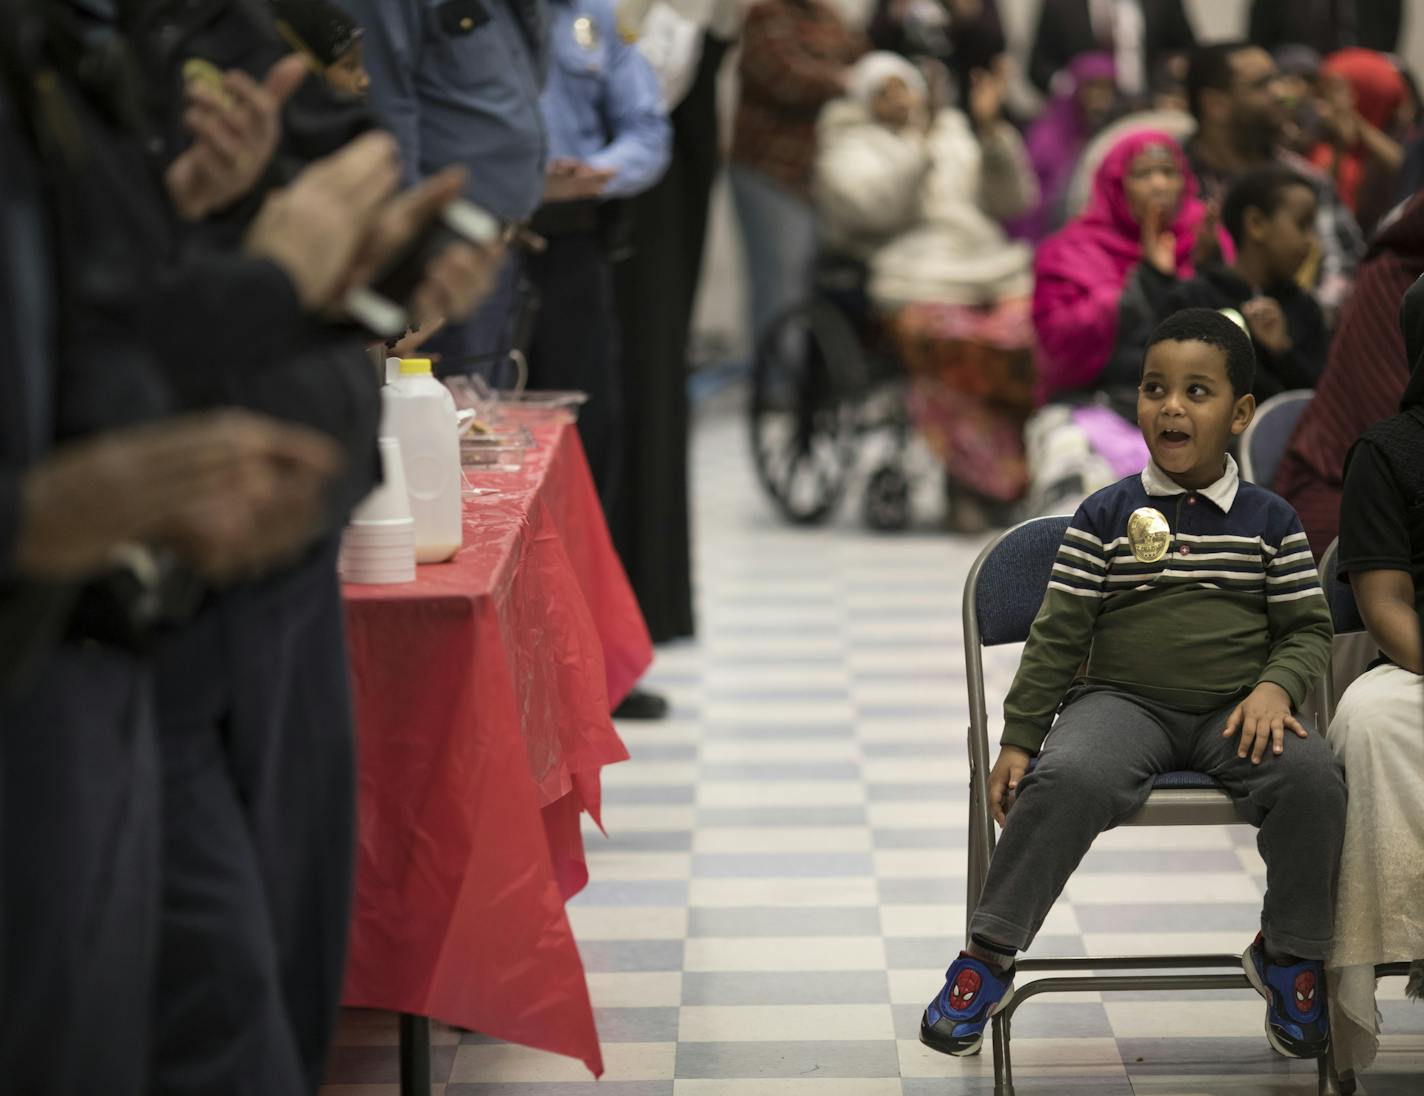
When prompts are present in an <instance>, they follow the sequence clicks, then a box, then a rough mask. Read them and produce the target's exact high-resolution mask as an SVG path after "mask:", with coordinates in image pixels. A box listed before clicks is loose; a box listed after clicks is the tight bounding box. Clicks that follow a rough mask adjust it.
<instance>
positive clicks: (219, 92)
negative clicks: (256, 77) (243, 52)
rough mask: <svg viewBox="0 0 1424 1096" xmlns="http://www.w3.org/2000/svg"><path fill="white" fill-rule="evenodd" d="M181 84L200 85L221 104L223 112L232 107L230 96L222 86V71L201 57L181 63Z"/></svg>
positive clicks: (191, 58)
mask: <svg viewBox="0 0 1424 1096" xmlns="http://www.w3.org/2000/svg"><path fill="white" fill-rule="evenodd" d="M183 83H184V84H193V83H197V84H202V85H203V86H204V87H206V88H207V89H208V90H209V91H211V92H212V93H213V94H214V95H215V96H217V99H218V101H219V102H220V103H221V104H222V108H223V109H224V110H227V109H229V108H230V107H231V106H232V95H231V94H230V93H229V92H228V90H227V87H226V86H225V85H224V84H223V74H222V69H220V68H218V67H217V65H215V64H213V63H212V62H211V61H205V60H204V59H203V58H201V57H190V58H189V59H188V60H186V61H184V62H183Z"/></svg>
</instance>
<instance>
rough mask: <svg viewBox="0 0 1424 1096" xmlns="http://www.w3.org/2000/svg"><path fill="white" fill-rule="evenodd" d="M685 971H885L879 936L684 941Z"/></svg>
mask: <svg viewBox="0 0 1424 1096" xmlns="http://www.w3.org/2000/svg"><path fill="white" fill-rule="evenodd" d="M683 969H684V970H688V971H816V970H884V969H885V944H884V942H883V941H882V940H881V939H880V937H878V936H809V937H804V938H794V937H771V938H766V937H737V938H723V937H702V938H700V939H692V940H688V941H687V950H686V952H685V953H684V957H683Z"/></svg>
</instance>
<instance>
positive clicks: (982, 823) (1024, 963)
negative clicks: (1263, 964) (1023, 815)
mask: <svg viewBox="0 0 1424 1096" xmlns="http://www.w3.org/2000/svg"><path fill="white" fill-rule="evenodd" d="M1068 522H1069V519H1068V518H1066V517H1049V518H1035V519H1033V520H1032V521H1027V522H1024V523H1023V524H1021V525H1018V526H1015V527H1014V528H1012V529H1009V530H1007V531H1006V532H1004V533H1002V534H1001V535H1000V536H999V537H997V538H996V539H995V540H994V541H993V542H992V543H990V544H989V546H988V547H986V548H985V549H984V551H983V552H981V553H980V555H979V558H978V559H977V560H975V562H974V566H973V567H972V568H970V571H969V577H968V579H967V581H966V582H965V586H964V658H965V665H966V669H967V676H968V681H969V766H970V775H969V788H970V793H969V867H968V884H969V885H968V895H967V899H966V902H965V906H966V910H967V914H966V923H965V935H966V937H967V936H968V926H969V923H971V922H972V921H973V917H974V910H975V908H976V907H977V905H978V904H979V897H980V894H981V893H982V891H983V888H984V880H985V878H986V877H987V875H988V872H989V861H990V859H991V858H992V857H993V855H994V821H993V818H992V816H991V815H990V806H989V801H988V785H989V770H990V768H991V761H990V757H989V714H988V709H987V705H986V701H985V691H984V659H983V649H984V648H985V647H994V646H999V645H1002V644H1006V643H1022V642H1023V641H1025V640H1026V639H1027V638H1028V634H1029V628H1030V627H1031V626H1032V624H1033V619H1034V617H1035V616H1036V615H1037V614H1038V609H1039V606H1040V604H1041V603H1042V600H1043V595H1044V591H1045V590H1046V589H1047V588H1048V579H1049V575H1050V573H1051V572H1052V569H1053V561H1054V558H1055V556H1056V555H1057V553H1058V546H1059V544H1060V543H1061V542H1062V540H1063V534H1064V531H1065V530H1066V529H1067V527H1068ZM1123 824H1124V825H1129V826H1222V825H1240V824H1244V820H1243V819H1242V818H1241V817H1240V816H1239V815H1238V814H1237V811H1236V807H1235V804H1234V803H1233V801H1232V799H1231V797H1230V796H1229V795H1227V794H1226V792H1225V791H1223V790H1222V789H1221V787H1220V786H1218V785H1217V784H1216V782H1215V781H1213V780H1212V779H1211V778H1210V777H1207V776H1204V775H1202V774H1201V773H1192V772H1174V773H1165V774H1163V775H1162V776H1159V777H1158V778H1157V781H1156V783H1155V785H1154V786H1153V790H1152V793H1151V795H1150V796H1149V797H1148V799H1147V803H1146V804H1145V805H1144V806H1143V808H1142V809H1141V810H1140V811H1139V812H1138V813H1137V814H1135V815H1133V817H1132V818H1130V819H1128V821H1127V822H1125V823H1123ZM1018 971H1019V973H1020V975H1023V974H1030V973H1036V972H1039V971H1067V972H1070V973H1074V974H1075V976H1073V977H1059V978H1036V979H1034V980H1033V981H1030V982H1027V983H1026V984H1024V983H1021V984H1019V985H1016V986H1015V988H1014V997H1013V1000H1012V1001H1011V1002H1010V1003H1009V1005H1008V1006H1007V1007H1006V1008H1005V1009H1004V1011H1003V1012H1001V1013H999V1014H998V1015H997V1016H995V1017H994V1020H993V1028H994V1030H993V1044H994V1093H995V1096H1014V1081H1013V1060H1012V1056H1011V1054H1010V1037H1011V1030H1012V1023H1013V1016H1014V1013H1015V1011H1017V1009H1018V1008H1019V1006H1020V1005H1022V1004H1023V1003H1024V1002H1025V1001H1028V1000H1029V999H1031V998H1033V997H1037V996H1039V995H1040V994H1044V993H1071V992H1082V991H1085V990H1105V991H1109V992H1112V991H1124V990H1217V989H1250V988H1251V984H1250V983H1249V982H1248V981H1247V980H1246V975H1245V973H1244V972H1243V971H1242V969H1241V957H1240V956H1239V955H1153V956H1128V957H1112V958H1064V959H1020V960H1019V961H1018ZM1097 971H1128V972H1132V973H1127V974H1112V975H1104V974H1098V973H1093V972H1097ZM1146 971H1151V972H1158V973H1141V972H1146ZM1170 971H1193V972H1200V973H1175V974H1174V973H1166V972H1170ZM1076 972H1088V973H1087V974H1086V975H1076ZM1318 1070H1319V1093H1320V1096H1338V1094H1339V1093H1340V1088H1339V1086H1338V1084H1337V1083H1336V1079H1335V1078H1334V1076H1333V1074H1332V1071H1331V1070H1330V1068H1329V1065H1328V1062H1327V1059H1326V1058H1324V1057H1322V1058H1320V1059H1319V1060H1318Z"/></svg>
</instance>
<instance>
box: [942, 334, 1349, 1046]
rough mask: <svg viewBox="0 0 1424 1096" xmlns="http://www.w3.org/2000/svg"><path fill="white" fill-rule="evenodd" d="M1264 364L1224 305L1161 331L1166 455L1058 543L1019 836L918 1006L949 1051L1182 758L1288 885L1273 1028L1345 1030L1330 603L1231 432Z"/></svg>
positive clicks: (1040, 633) (1143, 413) (1301, 1039)
mask: <svg viewBox="0 0 1424 1096" xmlns="http://www.w3.org/2000/svg"><path fill="white" fill-rule="evenodd" d="M1253 369H1254V362H1253V358H1252V352H1251V343H1250V340H1249V339H1248V338H1247V337H1246V334H1245V333H1244V332H1243V331H1242V330H1241V329H1240V328H1239V327H1238V326H1237V325H1236V324H1235V323H1233V322H1232V321H1231V320H1230V319H1227V318H1226V317H1225V316H1223V315H1221V314H1220V313H1217V312H1213V311H1209V310H1207V309H1189V310H1187V311H1185V312H1180V313H1178V314H1177V315H1175V316H1173V317H1171V318H1170V319H1168V320H1166V321H1165V322H1164V323H1162V324H1161V325H1159V326H1158V328H1157V330H1156V331H1155V332H1153V335H1152V338H1151V340H1150V341H1149V343H1148V348H1147V356H1146V360H1145V362H1144V365H1143V371H1142V382H1141V386H1140V388H1139V395H1138V403H1137V421H1138V426H1139V427H1140V428H1141V430H1142V434H1143V437H1144V438H1145V439H1146V441H1147V447H1148V450H1149V452H1150V453H1151V460H1150V461H1149V462H1148V465H1147V468H1146V469H1145V470H1144V471H1143V472H1142V474H1141V475H1139V476H1131V477H1129V478H1127V479H1124V480H1121V481H1119V482H1118V483H1116V484H1114V485H1113V486H1111V487H1107V488H1104V489H1103V490H1101V491H1099V492H1097V493H1096V494H1095V495H1092V496H1090V497H1089V498H1088V499H1087V500H1086V501H1085V502H1084V503H1083V505H1082V506H1081V507H1079V509H1078V512H1077V514H1075V515H1074V517H1073V521H1072V524H1071V525H1070V527H1069V529H1068V532H1067V535H1066V536H1065V537H1064V539H1063V545H1062V547H1061V548H1060V549H1059V550H1058V558H1057V561H1056V562H1055V563H1054V566H1053V575H1052V579H1051V581H1050V582H1049V584H1048V592H1047V594H1046V596H1045V597H1044V601H1043V607H1042V608H1041V609H1040V610H1039V614H1038V617H1037V619H1036V620H1035V621H1034V624H1033V629H1032V632H1031V633H1030V635H1029V640H1028V644H1027V646H1026V647H1025V648H1024V653H1023V659H1022V661H1021V663H1020V665H1019V670H1018V674H1017V676H1016V677H1015V678H1014V683H1013V687H1012V688H1011V689H1010V690H1009V695H1008V698H1007V700H1006V701H1005V702H1004V720H1005V726H1004V735H1003V739H1002V740H1001V749H1000V753H999V759H998V761H996V762H995V764H994V770H993V772H992V774H991V775H990V777H989V802H990V804H991V806H992V809H993V812H994V817H995V819H996V820H997V821H998V822H999V823H1000V825H1001V826H1003V835H1002V837H1001V838H1000V840H999V845H998V849H997V850H996V851H995V853H994V858H993V861H992V863H991V865H990V869H989V876H988V879H987V880H986V882H985V885H984V893H983V894H982V896H981V897H980V900H979V906H978V908H977V909H976V910H975V913H974V917H973V922H972V924H971V933H970V943H969V949H968V950H967V951H964V952H961V953H960V955H959V958H957V959H956V960H955V961H954V962H953V963H952V964H951V966H950V968H949V971H948V973H947V975H946V982H945V986H944V988H943V989H942V990H941V991H940V993H939V995H938V996H937V997H936V998H935V999H934V1000H933V1001H932V1002H930V1005H929V1007H928V1008H927V1009H926V1010H925V1015H924V1018H923V1020H922V1021H921V1026H920V1038H921V1040H922V1041H923V1042H925V1043H926V1044H927V1045H929V1046H931V1047H933V1048H934V1049H935V1050H938V1051H941V1052H943V1053H945V1054H954V1055H964V1054H973V1053H975V1052H976V1051H977V1050H978V1049H979V1047H980V1044H981V1042H982V1040H983V1033H984V1028H985V1026H986V1025H987V1023H988V1021H989V1019H990V1017H991V1016H992V1015H993V1014H994V1012H996V1011H997V1010H998V1009H999V1008H1001V1007H1002V1006H1003V1004H1004V1003H1005V1002H1006V1001H1007V1000H1008V998H1009V995H1010V993H1011V991H1012V985H1013V978H1014V965H1013V963H1014V954H1015V953H1016V952H1018V951H1022V950H1023V949H1025V948H1027V947H1028V946H1029V944H1030V943H1031V942H1032V941H1033V938H1034V935H1035V934H1036V933H1037V932H1038V929H1039V926H1040V925H1042V923H1043V919H1044V917H1045V916H1047V914H1048V911H1049V908H1050V907H1051V906H1052V905H1053V902H1054V900H1055V899H1056V898H1057V897H1058V894H1059V892H1060V891H1061V890H1062V889H1063V886H1064V884H1065V883H1066V882H1067V881H1068V876H1069V875H1070V874H1071V873H1072V871H1073V869H1074V868H1075V867H1076V866H1077V864H1078V862H1079V860H1081V859H1082V858H1083V856H1084V854H1085V853H1087V851H1088V849H1089V847H1090V846H1091V845H1092V843H1093V840H1094V838H1096V837H1097V836H1098V834H1100V833H1102V831H1103V830H1105V829H1108V828H1109V827H1110V826H1112V825H1114V824H1115V823H1117V822H1120V821H1122V820H1123V819H1125V818H1127V817H1128V816H1130V815H1131V814H1133V813H1134V812H1135V811H1136V810H1137V809H1138V808H1139V807H1141V805H1142V804H1143V802H1144V801H1145V800H1146V798H1147V796H1148V793H1149V792H1150V791H1151V788H1152V782H1153V778H1154V777H1155V776H1157V775H1158V774H1159V773H1164V772H1170V771H1173V770H1182V769H1187V770H1193V771H1196V772H1200V773H1206V774H1208V775H1210V776H1212V777H1214V778H1215V779H1216V780H1217V781H1218V782H1219V783H1220V784H1221V786H1222V787H1223V788H1225V789H1226V790H1227V791H1228V792H1230V793H1231V795H1232V796H1233V797H1234V798H1236V799H1237V800H1238V802H1239V803H1241V805H1242V806H1243V807H1244V808H1245V810H1246V812H1247V813H1248V815H1249V816H1250V818H1251V820H1252V821H1253V822H1254V823H1255V824H1257V825H1258V826H1259V827H1260V831H1261V832H1260V837H1259V840H1258V844H1259V847H1260V849H1261V854H1262V856H1263V857H1264V858H1265V861H1266V865H1267V871H1268V883H1269V891H1268V893H1267V895H1266V901H1265V910H1264V912H1263V914H1262V918H1261V933H1260V934H1259V935H1257V937H1256V939H1255V941H1254V942H1252V943H1251V944H1250V946H1248V947H1247V948H1246V951H1245V954H1243V956H1242V964H1243V966H1244V967H1245V970H1246V975H1247V977H1248V978H1249V979H1250V980H1251V983H1252V984H1253V985H1254V986H1255V987H1256V989H1257V990H1258V991H1259V992H1260V993H1261V995H1262V996H1263V997H1265V998H1266V1002H1267V1011H1266V1034H1267V1038H1268V1039H1269V1040H1270V1043H1271V1045H1272V1046H1273V1047H1275V1049H1276V1050H1277V1051H1279V1052H1280V1053H1282V1054H1285V1055H1289V1056H1293V1057H1315V1056H1318V1055H1319V1054H1321V1053H1323V1052H1324V1050H1325V1048H1326V1046H1327V1045H1328V1041H1329V1028H1328V1021H1327V1018H1326V1014H1325V1011H1324V1007H1323V1005H1324V992H1325V990H1324V981H1323V977H1322V967H1321V960H1322V959H1323V958H1324V957H1325V955H1326V951H1327V949H1328V947H1329V944H1330V935H1331V923H1332V912H1333V906H1332V902H1333V894H1334V889H1335V875H1336V862H1337V860H1338V859H1339V854H1340V843H1341V835H1342V832H1343V829H1344V819H1345V782H1344V778H1343V776H1342V774H1341V770H1340V766H1339V764H1338V763H1337V762H1336V760H1335V758H1334V756H1333V754H1332V752H1331V750H1330V747H1329V746H1327V745H1326V743H1325V741H1324V739H1323V738H1319V737H1316V736H1315V735H1308V734H1307V731H1306V728H1305V727H1304V726H1303V725H1302V724H1301V722H1300V721H1299V720H1298V719H1297V718H1296V716H1295V715H1294V714H1293V712H1294V711H1295V709H1297V708H1298V707H1299V705H1300V704H1301V702H1302V701H1303V700H1304V699H1305V695H1306V692H1307V691H1308V690H1309V688H1310V686H1311V684H1312V683H1313V682H1314V681H1316V680H1317V679H1318V678H1319V676H1320V674H1321V672H1322V671H1323V670H1324V668H1325V665H1326V661H1327V659H1328V657H1329V653H1330V640H1331V635H1332V630H1331V623H1330V610H1329V608H1328V606H1327V605H1326V602H1325V598H1324V595H1323V594H1322V593H1321V591H1320V584H1319V581H1318V579H1317V577H1316V572H1315V565H1314V563H1313V561H1312V559H1311V555H1310V550H1309V548H1308V546H1307V544H1306V539H1305V533H1304V532H1302V531H1301V526H1300V521H1299V519H1298V518H1297V517H1296V515H1295V513H1294V512H1293V511H1292V510H1291V508H1290V507H1289V506H1288V505H1287V504H1286V503H1285V502H1283V501H1282V500H1281V499H1280V498H1278V497H1276V496H1275V495H1273V494H1271V493H1270V492H1269V491H1266V490H1264V489H1262V488H1260V487H1256V486H1254V485H1252V484H1249V483H1243V482H1241V480H1240V479H1239V478H1238V476H1237V471H1236V463H1235V461H1233V460H1232V459H1231V457H1230V456H1228V455H1227V452H1226V449H1227V445H1228V444H1229V443H1230V441H1231V439H1232V438H1233V437H1234V436H1236V435H1239V434H1240V433H1241V432H1242V431H1243V430H1245V429H1246V426H1247V424H1248V423H1250V421H1251V416H1252V414H1253V413H1254V411H1255V401H1254V400H1253V399H1252V397H1251V395H1250V390H1251V379H1252V371H1253ZM1085 662H1086V666H1084V663H1085ZM1080 667H1084V668H1083V669H1082V672H1081V673H1080V671H1079V668H1080ZM1060 708H1061V712H1060V714H1059V716H1058V721H1057V723H1054V722H1053V717H1054V713H1055V712H1059V711H1060ZM1050 725H1052V733H1051V734H1050V733H1049V727H1050ZM1287 732H1289V733H1290V735H1292V736H1295V737H1297V738H1298V741H1295V742H1290V743H1289V744H1287V742H1286V738H1287ZM1035 755H1037V757H1038V763H1037V766H1036V767H1035V768H1034V770H1033V772H1031V773H1030V772H1029V765H1030V763H1031V761H1032V759H1033V758H1034V756H1035Z"/></svg>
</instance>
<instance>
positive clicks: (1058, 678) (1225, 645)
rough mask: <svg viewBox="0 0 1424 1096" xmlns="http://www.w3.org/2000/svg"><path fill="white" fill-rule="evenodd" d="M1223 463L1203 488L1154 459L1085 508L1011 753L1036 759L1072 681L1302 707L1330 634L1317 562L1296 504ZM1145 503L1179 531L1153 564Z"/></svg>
mask: <svg viewBox="0 0 1424 1096" xmlns="http://www.w3.org/2000/svg"><path fill="white" fill-rule="evenodd" d="M1226 461H1227V465H1226V473H1225V475H1223V476H1222V478H1221V479H1219V480H1218V481H1217V482H1216V483H1214V484H1212V485H1211V486H1210V487H1208V488H1206V489H1205V490H1202V491H1186V490H1184V489H1183V488H1181V487H1179V486H1177V485H1176V484H1175V483H1174V482H1172V480H1170V479H1168V478H1167V476H1166V475H1165V474H1164V473H1162V472H1161V471H1160V470H1159V469H1158V468H1157V467H1156V466H1155V465H1152V464H1149V466H1148V468H1147V469H1146V471H1144V472H1143V473H1142V474H1141V475H1140V476H1130V477H1128V478H1127V479H1124V480H1121V481H1119V482H1118V483H1115V484H1113V485H1112V486H1111V487H1106V488H1104V489H1103V490H1101V491H1099V492H1097V494H1095V495H1092V496H1091V497H1089V498H1088V499H1087V500H1086V501H1084V503H1083V505H1082V506H1080V507H1079V508H1078V512H1077V513H1076V514H1075V515H1074V516H1073V521H1072V523H1071V525H1070V526H1069V528H1068V531H1067V533H1066V535H1065V536H1064V538H1063V544H1062V546H1061V547H1060V548H1059V549H1058V557H1057V559H1056V561H1055V562H1054V564H1053V574H1052V578H1051V580H1050V581H1049V584H1048V591H1047V593H1046V595H1045V596H1044V599H1043V606H1042V608H1040V609H1039V612H1038V616H1037V618H1036V619H1035V620H1034V623H1033V629H1032V631H1031V632H1030V634H1029V639H1028V644H1027V645H1026V646H1025V648H1024V653H1023V658H1022V660H1021V661H1020V663H1019V669H1018V674H1017V675H1016V676H1015V678H1014V683H1013V687H1012V688H1011V689H1010V690H1009V695H1008V698H1007V699H1006V700H1005V702H1004V735H1003V739H1002V742H1003V744H1004V745H1006V746H1020V747H1023V748H1024V749H1026V750H1029V751H1031V752H1036V751H1037V750H1038V748H1039V747H1040V746H1041V745H1042V744H1043V739H1044V737H1045V736H1046V735H1047V734H1048V730H1049V728H1050V727H1051V726H1052V723H1053V717H1054V714H1055V713H1056V712H1057V711H1058V708H1059V706H1060V705H1061V704H1062V702H1063V698H1064V696H1065V695H1066V694H1067V692H1068V690H1069V688H1070V687H1072V686H1073V685H1074V684H1081V685H1088V686H1094V685H1096V686H1103V687H1110V688H1114V689H1121V690H1124V691H1126V692H1129V693H1132V694H1134V695H1137V696H1141V697H1143V698H1144V699H1147V700H1152V701H1155V702H1157V703H1161V704H1165V705H1169V706H1172V707H1175V708H1181V709H1184V710H1187V711H1192V712H1203V713H1204V712H1211V711H1215V710H1217V709H1219V708H1223V707H1226V706H1227V705H1229V704H1232V703H1234V702H1236V701H1238V700H1240V699H1241V698H1243V697H1244V696H1246V694H1247V693H1249V692H1250V691H1251V690H1252V689H1253V688H1254V687H1255V686H1257V685H1258V684H1260V683H1262V682H1265V681H1270V682H1274V683H1275V684H1277V685H1279V686H1280V687H1281V688H1283V689H1284V690H1285V691H1286V692H1287V693H1288V694H1290V698H1291V701H1292V703H1293V704H1295V705H1296V706H1297V707H1298V706H1299V705H1300V704H1301V703H1302V702H1303V701H1304V700H1305V696H1306V693H1307V692H1308V691H1309V689H1310V687H1311V685H1313V684H1314V683H1315V681H1316V680H1317V679H1318V678H1319V677H1320V675H1321V673H1322V672H1324V669H1325V666H1326V662H1327V661H1328V659H1329V656H1330V640H1331V636H1332V634H1333V633H1332V628H1331V623H1330V609H1329V607H1328V605H1327V604H1326V601H1325V596H1324V594H1322V593H1321V590H1320V581H1319V579H1318V577H1317V575H1316V571H1315V563H1314V561H1313V560H1312V558H1311V554H1310V548H1309V545H1308V544H1307V543H1306V539H1305V533H1304V531H1303V530H1302V529H1301V525H1300V521H1299V519H1298V518H1297V517H1296V515H1295V512H1294V511H1293V510H1292V509H1291V508H1290V506H1289V505H1287V504H1286V503H1285V501H1284V500H1282V499H1281V498H1279V497H1278V496H1276V495H1273V494H1272V493H1271V492H1269V491H1266V490H1264V489H1262V488H1260V487H1257V486H1255V485H1254V484H1249V483H1242V482H1241V481H1240V478H1239V476H1238V473H1237V470H1236V463H1235V461H1233V460H1232V459H1231V458H1230V457H1229V456H1228V457H1227V458H1226ZM1143 508H1149V509H1152V510H1156V511H1157V512H1158V513H1160V514H1161V515H1162V516H1163V517H1165V518H1166V520H1167V524H1168V526H1169V527H1170V530H1171V537H1170V540H1169V541H1168V544H1167V550H1166V553H1165V555H1163V556H1162V558H1160V559H1158V560H1157V561H1156V562H1139V561H1138V559H1137V558H1136V557H1135V555H1134V551H1133V546H1132V542H1131V539H1130V538H1129V536H1128V521H1129V518H1131V516H1132V515H1133V513H1134V512H1136V511H1137V510H1140V509H1143Z"/></svg>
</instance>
